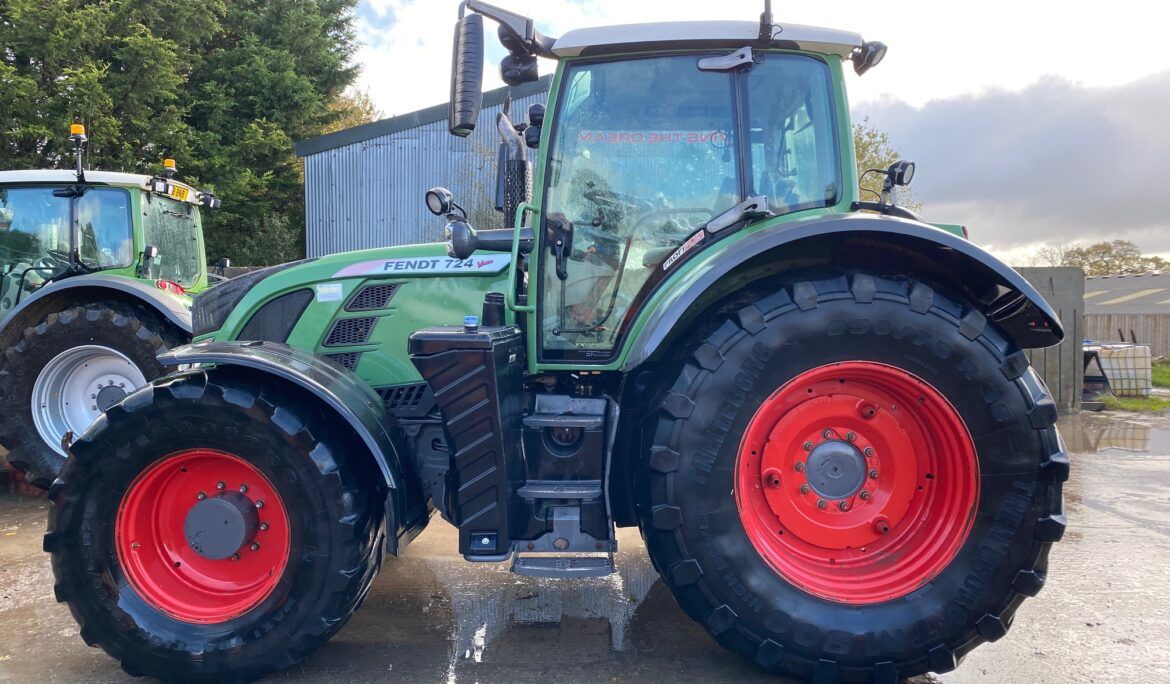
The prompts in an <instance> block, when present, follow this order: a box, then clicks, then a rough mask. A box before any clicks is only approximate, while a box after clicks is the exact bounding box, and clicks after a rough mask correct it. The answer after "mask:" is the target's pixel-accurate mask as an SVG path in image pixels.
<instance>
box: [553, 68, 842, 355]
mask: <svg viewBox="0 0 1170 684" xmlns="http://www.w3.org/2000/svg"><path fill="white" fill-rule="evenodd" d="M704 56H706V55H704ZM701 57H702V56H699V55H674V56H668V57H654V58H646V59H628V60H621V61H608V62H607V61H601V62H593V63H588V62H586V63H578V64H573V65H570V66H568V67H567V68H566V71H565V73H564V75H563V76H562V81H561V82H562V85H561V89H560V95H559V99H560V111H559V112H558V114H557V121H556V124H555V125H556V128H555V130H554V132H553V135H552V149H551V150H550V153H549V157H548V158H549V160H550V161H549V164H548V168H547V169H546V174H547V175H546V179H545V182H546V188H545V193H544V221H543V223H542V226H543V227H544V228H545V230H546V234H545V235H543V236H542V240H543V245H544V246H543V248H542V250H541V254H540V257H539V258H540V259H541V267H540V278H541V279H542V286H541V289H540V293H541V297H542V299H541V301H540V303H539V306H538V315H539V317H540V319H541V332H540V336H541V355H542V359H544V360H546V361H554V362H555V361H561V360H581V361H588V360H598V361H604V360H606V359H608V358H610V357H611V356H612V354H613V351H614V349H615V347H616V345H617V341H618V339H619V338H620V336H621V334H622V332H623V331H624V330H625V329H626V328H627V327H628V324H629V322H630V320H631V319H632V317H633V315H634V314H635V313H636V311H637V308H638V306H640V303H641V302H642V301H643V300H644V299H645V298H646V297H648V296H649V293H650V292H651V291H652V290H653V288H654V287H655V285H656V284H657V283H658V282H660V281H662V280H663V279H664V278H665V277H666V276H667V273H668V272H669V271H670V269H671V268H674V267H676V266H677V264H679V263H681V262H682V261H683V260H684V259H685V258H687V257H689V256H691V255H693V254H694V253H696V252H698V251H700V250H701V249H702V248H704V247H705V246H706V244H707V243H708V242H710V241H713V240H714V237H712V236H710V235H707V234H706V230H705V226H706V224H707V223H708V222H709V221H710V220H711V219H713V218H715V217H717V216H719V215H720V214H722V213H724V212H726V211H727V210H729V209H732V208H734V207H735V206H736V204H738V203H739V202H741V201H743V199H744V198H745V196H749V195H766V196H767V197H768V204H769V208H770V210H771V211H772V212H773V213H775V214H786V213H792V212H796V211H801V210H805V209H809V208H813V207H824V206H828V205H830V204H834V203H836V202H837V188H838V187H839V180H838V178H839V164H838V161H837V160H838V158H839V155H837V152H836V143H835V140H836V122H835V119H834V116H833V111H832V89H831V85H830V84H831V79H830V74H829V68H828V66H827V65H826V64H825V63H824V62H822V61H820V60H817V59H814V58H811V57H808V56H804V55H793V54H783V53H760V54H758V55H757V60H756V62H755V63H754V64H753V65H751V66H750V67H748V68H744V69H742V70H739V71H705V70H701V69H699V68H698V60H699V59H700V58H701ZM562 217H563V219H562ZM566 220H567V222H568V223H571V224H572V231H573V232H572V240H571V250H569V252H568V254H567V256H566V255H565V254H563V253H560V254H558V253H557V252H556V251H555V249H554V248H553V246H554V245H555V243H556V241H557V240H558V239H560V240H561V242H562V244H564V238H565V236H564V235H554V234H553V232H555V231H556V230H557V229H556V228H555V226H557V225H563V224H564V223H565V221H566Z"/></svg>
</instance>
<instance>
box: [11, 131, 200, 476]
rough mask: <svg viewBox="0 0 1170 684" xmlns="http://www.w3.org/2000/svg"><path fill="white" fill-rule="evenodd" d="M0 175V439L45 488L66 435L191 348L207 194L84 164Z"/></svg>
mask: <svg viewBox="0 0 1170 684" xmlns="http://www.w3.org/2000/svg"><path fill="white" fill-rule="evenodd" d="M71 138H72V140H73V141H74V144H75V149H76V153H77V167H76V169H75V170H67V169H63V170H32V171H0V444H2V445H3V446H4V447H5V448H6V449H8V451H9V454H8V459H9V462H10V463H11V464H12V465H13V466H15V467H16V468H18V469H19V470H22V471H24V472H25V476H26V477H27V479H28V481H29V482H31V483H33V484H35V485H37V486H40V487H46V488H47V487H48V486H49V483H51V482H52V481H53V479H54V478H55V477H56V476H57V474H58V472H59V471H60V469H61V466H62V465H63V464H64V461H65V448H64V447H63V446H62V444H61V442H62V439H63V438H64V437H65V436H66V435H67V434H80V433H81V431H82V430H84V429H85V428H86V427H88V426H89V424H90V423H92V422H93V420H94V418H96V417H97V416H98V415H99V414H100V413H101V412H102V411H103V410H104V409H106V408H108V407H109V406H111V405H113V404H114V403H115V402H117V401H118V400H119V399H121V398H122V397H124V396H126V393H127V392H129V391H130V390H132V389H133V388H135V387H140V386H142V385H144V384H146V382H147V381H148V380H152V379H154V378H156V377H158V376H159V375H161V374H162V373H163V370H164V367H163V366H162V365H160V364H159V362H158V361H157V360H156V359H155V357H156V356H157V355H158V353H160V352H161V351H163V350H165V349H167V348H169V347H172V346H175V345H176V344H181V343H183V342H186V341H188V340H190V335H191V313H190V308H191V296H190V295H191V294H194V293H197V292H200V291H202V290H204V289H206V288H207V285H208V274H207V268H206V257H205V255H204V251H203V235H202V230H201V222H200V217H199V210H200V208H201V207H205V206H218V204H219V200H218V199H216V198H215V197H214V196H212V195H211V194H210V193H206V192H199V191H197V190H195V189H194V188H192V187H190V186H188V185H186V184H184V183H180V182H178V181H177V180H175V179H174V178H173V175H174V173H175V165H174V161H173V160H170V159H167V160H166V161H165V163H164V173H163V175H162V176H157V177H151V176H145V175H138V174H129V173H114V172H109V171H92V170H87V169H85V168H83V166H82V153H83V151H84V145H85V142H86V137H85V129H84V127H83V126H81V125H80V124H74V125H73V130H72V135H71Z"/></svg>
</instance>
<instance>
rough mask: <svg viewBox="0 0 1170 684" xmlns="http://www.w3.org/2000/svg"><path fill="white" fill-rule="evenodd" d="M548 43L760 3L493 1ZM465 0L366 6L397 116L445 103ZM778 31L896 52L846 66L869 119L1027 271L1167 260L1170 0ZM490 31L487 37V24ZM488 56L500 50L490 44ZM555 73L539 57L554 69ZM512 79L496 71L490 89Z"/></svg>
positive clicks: (932, 212) (747, 11)
mask: <svg viewBox="0 0 1170 684" xmlns="http://www.w3.org/2000/svg"><path fill="white" fill-rule="evenodd" d="M494 4H497V5H500V6H502V7H506V8H508V9H510V10H513V11H517V12H521V13H524V14H527V15H528V16H531V17H533V18H534V19H535V20H536V24H537V27H538V28H539V29H540V30H541V31H542V32H544V33H546V34H548V35H552V36H556V35H560V34H562V33H564V32H565V31H567V30H569V29H571V28H575V27H582V26H598V25H606V24H615V23H631V22H642V21H664V20H702V19H747V20H755V19H756V18H757V17H758V16H759V13H760V11H761V10H762V8H763V2H762V1H760V2H756V1H754V0H719V2H710V1H709V0H708V1H707V2H698V1H696V0H498V1H497V2H496V3H494ZM457 6H458V2H456V1H455V0H364V1H363V2H362V5H361V7H360V9H359V19H360V23H359V34H360V38H361V40H362V42H363V44H364V45H365V47H363V49H362V50H361V51H360V52H359V54H358V61H359V62H360V63H361V64H362V67H363V73H362V76H361V80H360V85H361V87H363V88H366V89H368V91H369V93H370V95H371V97H372V98H373V99H374V102H375V104H376V105H377V106H378V108H379V109H380V110H381V111H382V113H383V114H384V115H386V116H392V115H395V114H402V113H406V112H409V111H413V110H415V109H419V108H421V107H426V106H428V105H432V104H437V103H440V102H444V101H446V99H447V93H448V89H449V87H450V86H449V81H448V79H449V74H450V61H451V33H452V27H453V25H454V22H455V18H456V8H457ZM773 7H774V9H773V14H774V16H775V19H776V21H777V23H780V24H784V23H797V24H812V25H817V26H828V27H832V28H841V29H846V30H851V31H857V32H859V33H861V34H862V36H864V37H865V38H866V39H867V40H880V41H882V42H884V43H886V44H887V45H889V47H890V50H889V53H888V55H887V56H886V59H885V61H883V62H882V64H881V65H880V66H878V67H877V68H875V69H874V70H872V71H870V72H869V73H867V74H866V75H865V77H864V78H858V77H856V76H853V75H852V72H850V78H849V92H850V100H851V103H852V109H853V115H854V118H855V119H856V120H860V118H861V117H862V116H869V117H870V121H871V123H873V124H875V125H877V126H878V127H879V128H881V129H883V130H886V131H888V132H889V133H890V135H891V138H892V142H893V143H894V146H895V147H896V148H897V149H898V150H899V152H901V153H902V155H903V156H904V157H906V158H908V159H913V160H914V161H915V162H916V163H917V164H918V175H916V176H915V179H914V189H915V197H916V199H918V200H920V201H922V202H923V203H924V204H925V211H924V214H925V218H926V219H927V220H932V221H941V222H955V223H964V224H966V225H967V226H969V228H970V229H971V232H972V238H973V239H974V240H976V241H977V242H979V243H981V244H983V245H984V246H986V247H990V248H992V249H994V250H995V251H996V252H998V253H1000V254H1001V255H1002V256H1005V257H1006V258H1009V259H1011V260H1012V261H1013V262H1016V263H1026V262H1027V259H1028V255H1029V253H1030V251H1031V250H1032V249H1033V248H1034V246H1035V245H1036V244H1037V243H1041V242H1046V241H1053V240H1059V241H1064V242H1075V241H1081V242H1084V241H1095V240H1101V239H1115V238H1125V239H1131V240H1133V241H1134V242H1136V243H1137V244H1138V245H1139V246H1140V247H1142V249H1143V250H1144V251H1146V252H1148V253H1159V254H1163V255H1170V49H1168V48H1167V46H1166V39H1165V36H1166V30H1167V28H1166V27H1167V26H1168V23H1170V3H1168V2H1165V1H1164V0H1146V1H1145V2H1139V1H1137V0H1113V1H1112V2H1109V3H1099V2H1094V3H1088V2H1083V3H1078V2H1054V1H1044V0H1014V1H1013V2H1004V1H1001V0H983V1H982V2H979V3H975V4H971V3H951V2H938V1H937V0H933V1H932V0H901V1H900V2H894V3H885V4H882V3H873V2H872V1H871V2H855V1H852V0H816V1H810V0H802V1H801V2H795V1H792V2H785V1H783V0H775V1H774V2H773ZM489 26H491V25H490V24H489ZM488 45H489V59H490V58H492V57H493V53H494V57H495V58H496V59H498V58H499V57H500V56H502V54H503V51H502V49H501V48H499V46H498V42H497V41H496V39H495V37H494V30H492V31H489V32H488ZM551 67H552V63H551V62H549V61H547V60H541V68H542V73H547V72H549V71H551ZM499 85H501V83H500V81H499V77H498V70H497V69H496V68H495V64H492V65H489V67H488V68H487V69H486V70H485V87H486V88H493V87H497V86H499Z"/></svg>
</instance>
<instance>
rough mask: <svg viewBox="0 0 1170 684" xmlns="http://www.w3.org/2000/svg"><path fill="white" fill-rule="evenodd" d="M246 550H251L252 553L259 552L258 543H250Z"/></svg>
mask: <svg viewBox="0 0 1170 684" xmlns="http://www.w3.org/2000/svg"><path fill="white" fill-rule="evenodd" d="M248 548H249V549H252V550H253V551H259V550H260V542H252V543H251V544H249V545H248Z"/></svg>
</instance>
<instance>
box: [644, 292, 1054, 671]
mask: <svg viewBox="0 0 1170 684" xmlns="http://www.w3.org/2000/svg"><path fill="white" fill-rule="evenodd" d="M737 307H738V308H737ZM723 311H724V315H723V316H722V318H717V319H715V320H714V322H713V323H712V324H711V327H709V328H707V329H706V330H707V333H706V334H705V335H703V336H701V337H700V339H698V340H697V341H696V346H695V347H694V348H693V350H692V353H690V355H689V356H687V357H686V358H684V359H681V360H679V361H678V362H677V365H676V368H675V369H674V373H673V374H672V375H671V377H673V378H675V379H674V382H673V384H672V385H671V386H670V387H669V388H668V389H666V390H665V391H664V392H663V393H662V394H661V401H660V404H659V406H658V410H657V412H656V414H655V415H654V416H653V417H652V418H651V419H649V421H648V424H647V426H646V430H645V434H646V435H647V441H648V445H647V447H648V448H647V449H646V454H647V460H646V461H645V463H644V466H643V468H642V470H641V475H640V477H639V483H638V497H639V500H638V507H639V515H640V520H641V526H642V529H643V534H644V535H645V537H646V543H647V547H648V550H649V552H650V555H651V557H652V558H653V559H654V560H655V564H656V566H657V567H659V568H660V569H661V571H662V574H663V578H664V581H665V583H666V584H667V586H668V587H669V588H670V590H671V591H672V592H673V594H674V596H675V598H676V599H677V600H678V602H679V604H680V605H681V606H682V608H683V610H684V611H686V612H687V614H689V615H690V616H691V617H692V618H694V619H695V620H697V621H698V622H699V623H701V624H702V625H704V626H705V627H706V629H707V631H708V632H709V633H710V634H711V635H712V636H713V637H714V638H715V639H716V640H717V641H718V642H719V643H721V644H723V645H724V646H726V647H727V648H729V649H731V650H733V651H736V652H738V653H740V654H742V655H744V656H745V657H747V658H749V659H751V660H753V661H755V662H756V663H757V664H758V665H760V666H761V667H763V668H765V669H768V670H772V671H776V672H784V673H789V674H795V675H797V676H801V677H807V678H810V679H813V680H814V681H850V682H852V681H889V682H893V681H897V680H899V679H901V678H905V677H910V676H914V675H917V674H922V673H924V672H928V671H934V672H946V671H948V670H952V669H954V668H955V667H956V666H957V664H958V662H959V661H960V659H961V658H962V657H963V656H964V655H965V654H966V653H967V652H968V651H970V650H971V649H972V648H974V647H975V646H977V645H979V644H980V643H983V642H985V641H994V640H996V639H998V638H1000V637H1001V636H1003V635H1004V634H1005V632H1006V631H1007V629H1008V627H1009V625H1010V624H1011V621H1012V616H1013V615H1014V614H1015V612H1016V609H1017V608H1018V607H1019V605H1020V604H1021V602H1022V601H1023V600H1024V599H1025V598H1026V597H1028V596H1034V595H1035V594H1036V593H1037V592H1038V591H1039V590H1040V588H1041V587H1042V586H1043V585H1044V581H1045V578H1046V573H1047V558H1048V551H1049V549H1050V547H1051V546H1052V544H1053V543H1054V542H1056V541H1058V540H1059V539H1060V537H1061V535H1062V533H1063V531H1064V528H1065V517H1064V509H1063V503H1062V498H1061V483H1062V482H1064V480H1065V479H1067V477H1068V457H1067V455H1066V454H1065V452H1064V445H1063V443H1062V442H1061V440H1060V437H1059V435H1058V434H1057V431H1056V428H1055V426H1054V423H1055V421H1056V409H1055V405H1054V404H1053V402H1052V399H1051V397H1050V396H1049V395H1048V392H1047V390H1046V388H1045V386H1044V383H1043V382H1042V381H1041V380H1040V378H1039V377H1038V376H1037V375H1036V374H1035V372H1034V371H1032V370H1031V368H1029V365H1028V361H1027V359H1026V357H1025V356H1024V354H1023V352H1021V351H1019V350H1017V349H1015V348H1014V347H1013V346H1012V345H1011V343H1010V342H1009V341H1008V340H1007V338H1006V337H1004V336H1003V335H1002V334H1001V333H1000V332H999V331H998V330H997V329H996V328H995V327H994V326H993V325H991V324H990V323H988V321H987V320H986V319H985V318H984V317H983V316H982V315H981V314H980V313H979V312H978V310H976V309H975V308H974V307H973V306H971V305H969V304H968V303H966V302H962V301H958V300H957V299H954V298H950V297H947V296H944V295H943V294H941V293H937V292H935V291H934V290H932V289H931V288H930V287H929V286H927V285H925V284H923V283H918V282H914V281H913V280H911V279H909V278H881V277H874V276H870V275H865V274H849V275H836V274H829V275H827V276H826V277H823V278H820V279H816V280H806V281H803V282H791V283H777V284H776V285H775V286H774V287H773V289H772V291H771V292H764V293H762V296H761V297H759V298H758V299H756V300H755V302H754V303H753V304H749V305H748V306H743V305H742V303H741V304H738V305H737V306H730V305H729V306H728V307H727V308H725V309H723Z"/></svg>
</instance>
